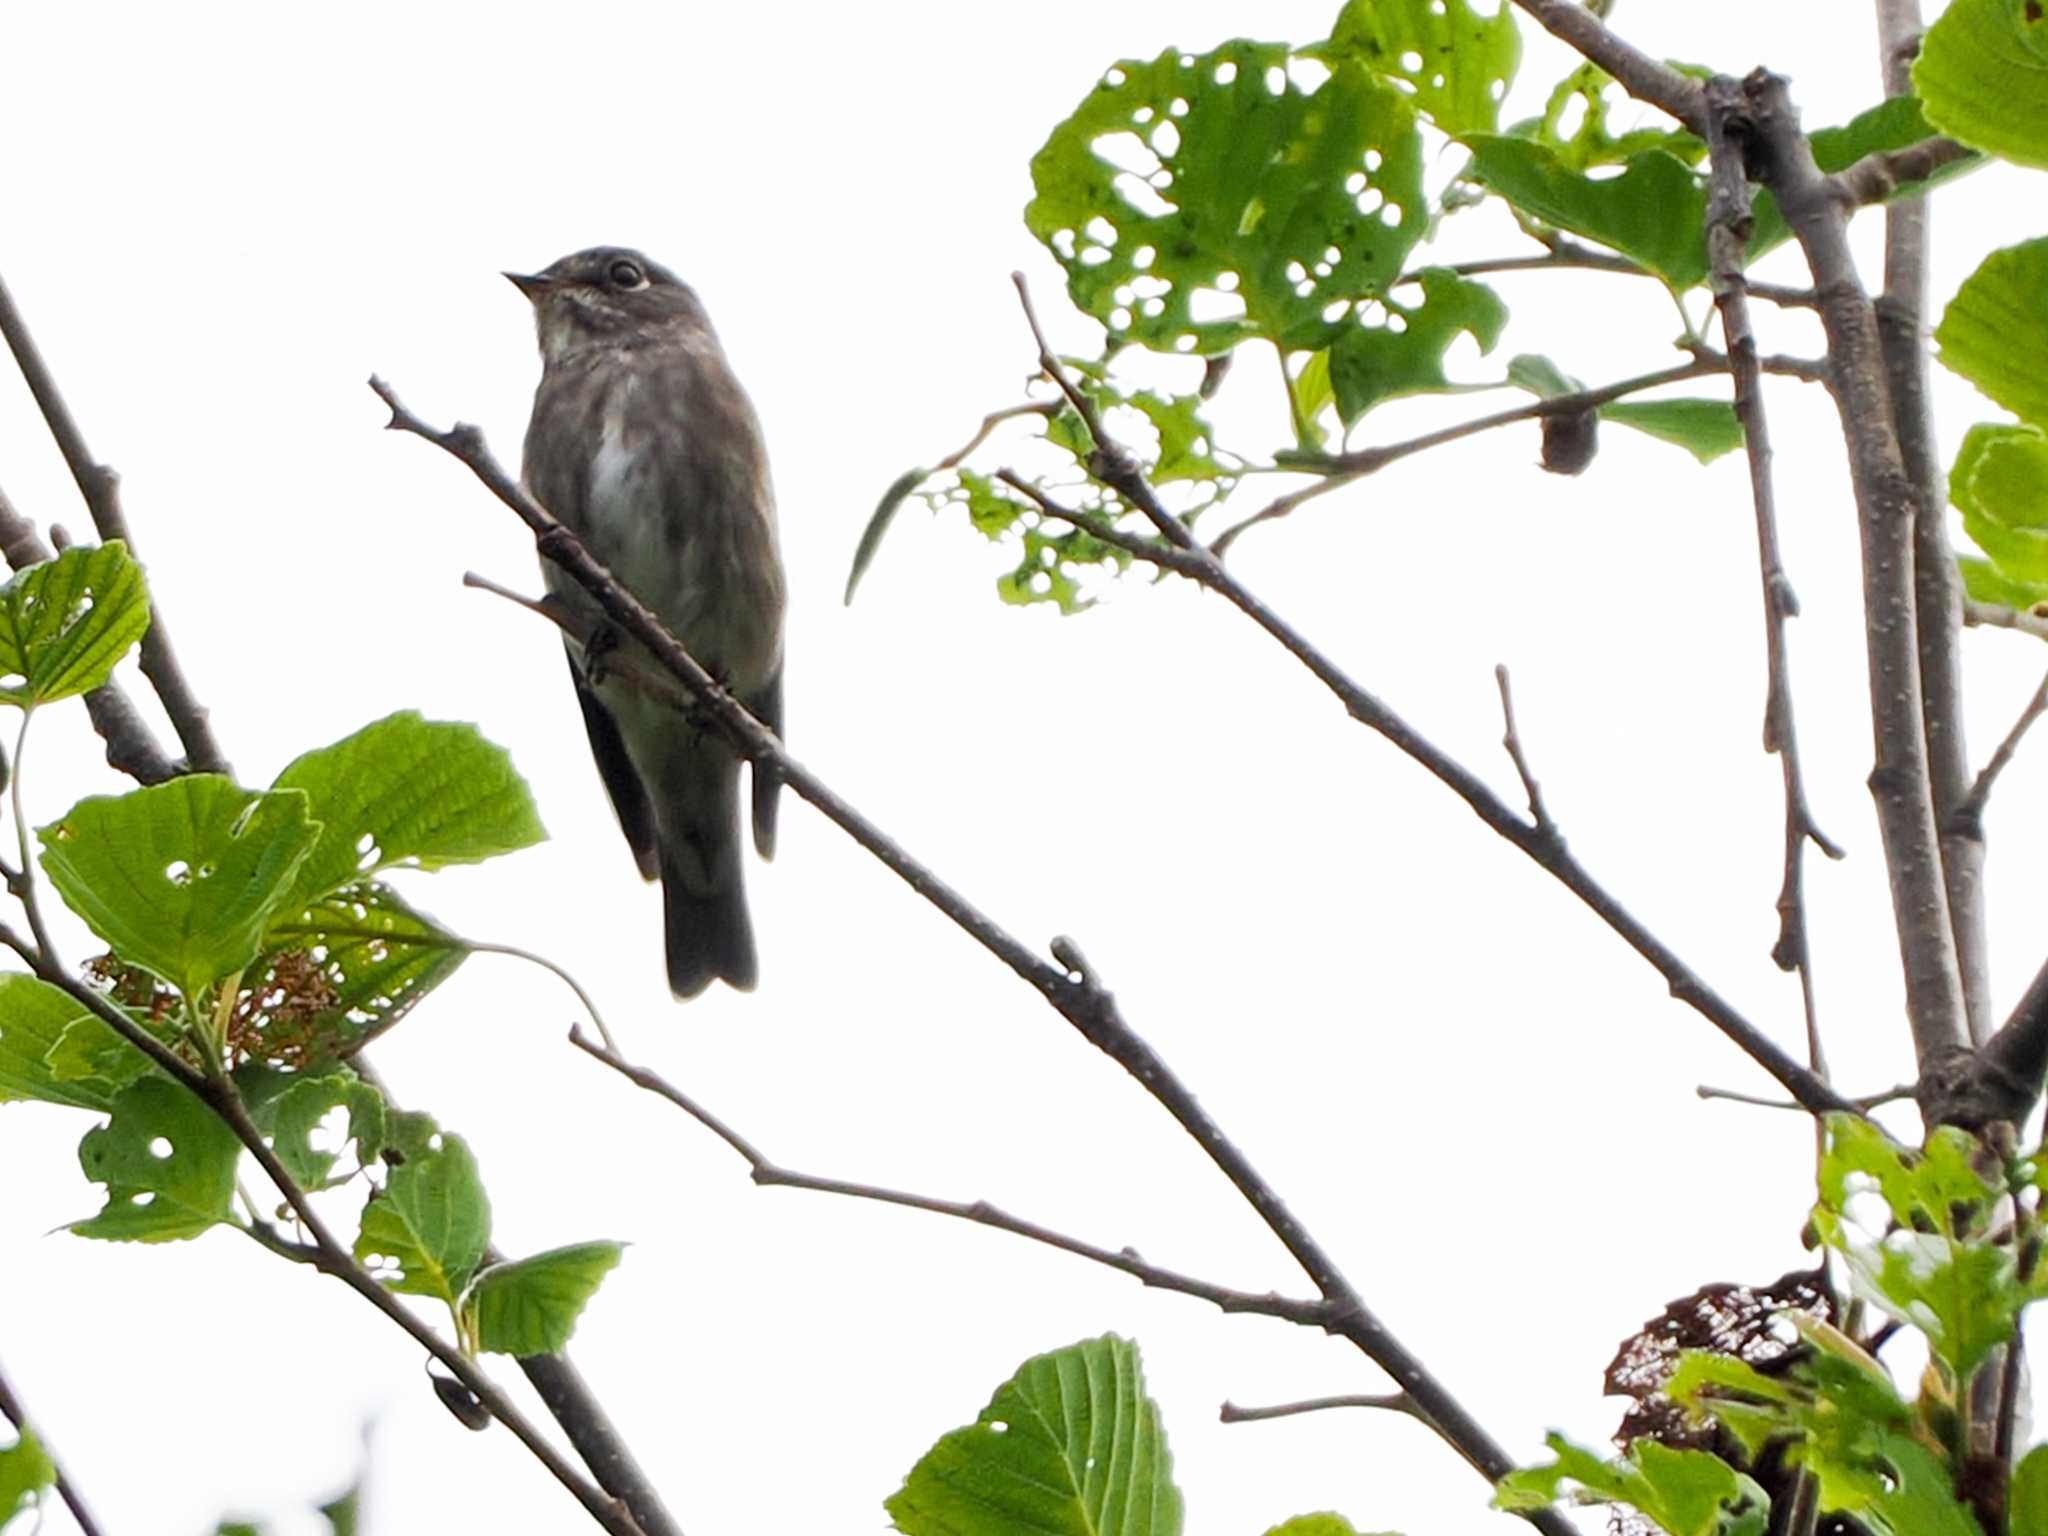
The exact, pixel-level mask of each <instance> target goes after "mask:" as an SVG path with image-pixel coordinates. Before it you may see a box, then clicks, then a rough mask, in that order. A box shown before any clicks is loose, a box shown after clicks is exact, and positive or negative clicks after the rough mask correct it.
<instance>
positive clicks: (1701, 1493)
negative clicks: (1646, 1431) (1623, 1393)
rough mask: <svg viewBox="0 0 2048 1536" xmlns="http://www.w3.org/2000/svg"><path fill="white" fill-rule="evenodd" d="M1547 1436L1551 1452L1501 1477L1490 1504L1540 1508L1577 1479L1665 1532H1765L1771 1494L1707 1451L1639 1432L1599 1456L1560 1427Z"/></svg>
mask: <svg viewBox="0 0 2048 1536" xmlns="http://www.w3.org/2000/svg"><path fill="white" fill-rule="evenodd" d="M1546 1443H1547V1444H1548V1445H1549V1446H1550V1449H1551V1450H1552V1451H1553V1452H1555V1453H1556V1456H1557V1460H1556V1461H1554V1462H1552V1463H1551V1464H1550V1465H1549V1466H1544V1467H1528V1468H1525V1469H1523V1470H1522V1471H1519V1472H1511V1473H1509V1474H1508V1475H1507V1476H1506V1477H1504V1478H1502V1479H1501V1483H1500V1489H1499V1491H1498V1492H1497V1493H1496V1494H1495V1495H1494V1500H1493V1502H1494V1506H1495V1508H1498V1509H1508V1510H1527V1509H1540V1508H1542V1507H1543V1506H1544V1505H1546V1504H1550V1503H1553V1502H1555V1501H1556V1500H1557V1499H1558V1497H1559V1496H1560V1495H1561V1493H1562V1492H1563V1491H1564V1485H1565V1484H1566V1483H1575V1484H1577V1485H1578V1486H1579V1488H1581V1489H1583V1490H1584V1494H1585V1496H1589V1497H1591V1498H1592V1499H1594V1500H1596V1501H1598V1502H1601V1503H1617V1504H1626V1505H1628V1506H1629V1507H1630V1508H1632V1509H1635V1510H1637V1511H1639V1512H1640V1513H1641V1514H1643V1515H1644V1516H1646V1517H1647V1518H1648V1519H1650V1520H1652V1521H1654V1522H1655V1523H1656V1524H1658V1525H1659V1526H1661V1527H1662V1528H1663V1529H1664V1530H1666V1531H1669V1532H1670V1533H1671V1536H1716V1533H1722V1536H1763V1531H1764V1529H1765V1526H1766V1525H1767V1523H1768V1521H1769V1518H1770V1509H1771V1501H1770V1496H1769V1495H1768V1494H1766V1493H1765V1492H1764V1491H1763V1489H1762V1488H1760V1487H1759V1486H1757V1484H1756V1483H1755V1482H1754V1481H1753V1480H1751V1479H1750V1478H1748V1477H1746V1476H1744V1475H1743V1474H1742V1473H1740V1472H1737V1471H1736V1470H1735V1469H1734V1468H1733V1467H1731V1466H1729V1465H1728V1463H1727V1462H1725V1461H1723V1460H1722V1459H1721V1458H1720V1457H1718V1456H1716V1455H1714V1454H1713V1453H1712V1452H1709V1451H1691V1450H1674V1449H1673V1448H1672V1447H1670V1446H1668V1445H1664V1444H1662V1443H1660V1442H1659V1441H1656V1440H1649V1439H1641V1440H1637V1441H1635V1442H1633V1443H1632V1444H1631V1445H1630V1446H1629V1453H1628V1456H1627V1457H1626V1458H1625V1459H1623V1460H1618V1461H1603V1460H1601V1458H1600V1457H1598V1456H1596V1455H1594V1454H1593V1453H1592V1452H1591V1451H1588V1450H1584V1449H1581V1448H1580V1447H1578V1446H1576V1445H1573V1444H1572V1443H1571V1442H1570V1441H1569V1440H1567V1439H1565V1438H1564V1436H1562V1435H1555V1434H1554V1435H1551V1436H1549V1437H1548V1440H1547V1442H1546Z"/></svg>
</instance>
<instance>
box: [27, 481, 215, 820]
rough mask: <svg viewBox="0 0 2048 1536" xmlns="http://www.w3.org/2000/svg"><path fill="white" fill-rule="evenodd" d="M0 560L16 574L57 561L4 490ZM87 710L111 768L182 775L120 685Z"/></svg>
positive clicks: (101, 691) (138, 774)
mask: <svg viewBox="0 0 2048 1536" xmlns="http://www.w3.org/2000/svg"><path fill="white" fill-rule="evenodd" d="M0 558H4V559H5V560H6V561H7V564H8V565H9V566H10V567H12V568H13V569H14V570H17V571H21V570H26V569H27V568H28V567H29V566H32V565H40V564H41V563H42V562H43V561H45V560H51V559H54V558H56V551H54V550H53V549H51V548H50V546H49V545H48V544H46V543H44V542H43V536H42V535H41V534H40V533H38V532H37V531H36V525H35V524H34V523H32V522H30V521H29V519H28V518H26V517H24V516H23V515H22V514H21V513H19V512H17V511H16V510H15V508H14V504H13V503H12V502H11V501H9V500H8V499H7V494H6V492H4V491H0ZM85 709H86V713H87V714H88V715H90V716H91V717H92V728H93V729H94V730H95V731H97V732H98V733H99V737H100V740H102V741H104V742H105V743H106V744H107V766H108V767H110V768H113V769H114V770H115V771H117V772H119V773H125V774H127V775H128V776H129V777H130V778H132V779H134V780H136V781H137V782H138V783H141V784H161V783H163V782H164V781H165V780H166V779H170V778H174V777H175V776H176V775H177V772H178V769H177V765H176V764H175V763H173V762H172V761H171V760H170V759H169V758H168V757H166V756H164V752H163V748H161V747H160V746H158V745H157V740H156V733H155V732H153V731H152V730H150V728H149V725H148V723H147V722H146V721H144V720H143V718H142V716H141V715H140V714H138V713H137V712H136V709H135V704H134V702H133V701H132V700H131V699H130V698H129V697H128V694H127V691H126V690H125V689H123V688H122V686H121V685H120V684H119V683H117V682H113V681H111V680H110V681H108V682H107V683H105V684H103V685H102V686H100V687H98V688H95V689H93V691H92V692H91V693H88V694H87V695H86V696H85Z"/></svg>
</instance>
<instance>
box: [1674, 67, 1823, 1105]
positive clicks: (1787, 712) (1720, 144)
mask: <svg viewBox="0 0 2048 1536" xmlns="http://www.w3.org/2000/svg"><path fill="white" fill-rule="evenodd" d="M1706 101H1707V153H1708V157H1709V167H1710V171H1711V177H1712V195H1711V197H1710V199H1709V202H1708V207H1707V255H1708V265H1709V275H1710V280H1711V282H1712V285H1713V291H1714V304H1715V307H1716V309H1718V310H1719V312H1720V316H1721V336H1722V342H1723V344H1724V345H1725V346H1726V347H1727V349H1728V361H1729V366H1730V371H1731V372H1732V374H1733V377H1734V384H1735V414H1736V417H1737V419H1738V420H1740V422H1741V423H1742V440H1743V447H1744V449H1745V451H1746V453H1747V456H1748V460H1749V484H1750V501H1751V504H1752V505H1753V507H1754V509H1755V514H1756V552H1757V568H1758V572H1759V574H1760V575H1761V577H1762V580H1763V614H1764V675H1765V683H1764V751H1765V752H1767V753H1773V754H1775V755H1776V756H1777V759H1778V766H1779V772H1780V775H1781V777H1782V778H1783V781H1784V800H1785V814H1784V872H1783V874H1782V876H1781V877H1780V879H1779V883H1778V901H1777V908H1778V940H1777V943H1776V944H1775V945H1773V946H1772V948H1771V958H1772V960H1774V961H1775V962H1777V965H1778V968H1779V969H1780V970H1785V971H1791V972H1793V973H1795V974H1796V975H1797V976H1798V978H1799V995H1800V1003H1801V1008H1802V1011H1803V1013H1804V1015H1805V1020H1806V1059H1807V1062H1808V1064H1809V1065H1811V1066H1812V1068H1813V1070H1814V1071H1815V1072H1816V1073H1818V1074H1820V1075H1821V1076H1822V1077H1826V1075H1827V1057H1826V1055H1825V1053H1824V1052H1823V1051H1822V1049H1821V1038H1820V1019H1819V1015H1818V1009H1817V1007H1816V1003H1815V999H1814V986H1813V951H1812V949H1811V947H1810V946H1809V944H1808V942H1807V926H1806V845H1807V843H1808V842H1809V841H1811V842H1812V843H1813V844H1814V846H1815V847H1817V848H1819V849H1820V850H1821V851H1822V852H1823V853H1825V854H1827V856H1828V857H1829V858H1833V859H1839V858H1840V857H1841V856H1842V850H1841V849H1840V848H1838V847H1837V846H1835V844H1834V843H1832V842H1830V841H1829V840H1828V838H1827V836H1826V834H1824V833H1823V832H1822V831H1821V830H1820V827H1819V825H1818V824H1817V823H1816V822H1815V821H1814V819H1813V811H1812V808H1811V806H1810V805H1809V804H1808V802H1807V798H1806V781H1805V777H1804V775H1803V774H1802V773H1801V772H1800V767H1799V732H1798V727H1797V724H1796V722H1795V718H1794V711H1793V707H1792V676H1791V662H1790V660H1789V658H1788V656H1787V654H1786V646H1785V627H1786V623H1787V621H1788V620H1789V619H1791V618H1792V617H1793V616H1794V615H1796V614H1797V613H1798V612H1799V600H1798V598H1797V597H1796V596H1795V595H1794V593H1793V590H1792V581H1791V578H1790V576H1788V575H1787V574H1786V571H1785V563H1784V555H1783V552H1782V551H1781V549H1780V548H1779V544H1778V510H1777V501H1776V496H1775V492H1774V490H1773V486H1772V482H1771V437H1770V422H1769V418H1768V417H1767V416H1766V415H1765V413H1764V400H1763V376H1762V374H1761V372H1760V371H1759V369H1758V367H1757V348H1756V333H1755V332H1754V331H1753V330H1752V329H1751V328H1750V320H1749V299H1748V296H1747V291H1746V290H1747V282H1746V279H1745V277H1744V274H1743V262H1744V256H1745V253H1746V251H1747V249H1748V246H1749V232H1750V211H1749V210H1750V193H1749V176H1748V173H1747V171H1746V170H1745V169H1744V155H1743V145H1742V137H1743V135H1744V134H1745V133H1746V131H1747V123H1746V120H1745V118H1744V116H1743V111H1744V101H1743V96H1742V87H1741V86H1740V85H1739V84H1738V83H1737V82H1735V81H1734V80H1731V79H1729V78H1728V77H1727V76H1725V75H1717V76H1715V77H1714V78H1713V79H1712V80H1711V81H1709V82H1708V83H1707V86H1706Z"/></svg>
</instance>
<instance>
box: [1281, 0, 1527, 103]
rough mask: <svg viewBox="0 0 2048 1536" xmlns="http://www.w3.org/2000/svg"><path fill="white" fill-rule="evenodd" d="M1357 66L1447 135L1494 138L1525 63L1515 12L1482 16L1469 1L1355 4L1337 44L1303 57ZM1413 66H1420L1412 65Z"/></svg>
mask: <svg viewBox="0 0 2048 1536" xmlns="http://www.w3.org/2000/svg"><path fill="white" fill-rule="evenodd" d="M1302 51H1303V52H1304V53H1305V54H1307V55H1308V56H1309V57H1311V58H1317V59H1323V60H1325V61H1329V62H1335V61H1336V60H1339V59H1347V58H1348V59H1356V60H1357V61H1358V62H1359V63H1361V64H1363V65H1364V66H1365V67H1366V68H1367V69H1370V70H1371V71H1372V72H1373V73H1374V74H1376V75H1380V76H1383V77H1385V78H1388V79H1391V80H1394V81H1396V82H1398V85H1397V89H1400V90H1401V91H1402V93H1403V94H1404V95H1406V96H1408V97H1409V99H1410V100H1412V101H1413V102H1414V103H1415V107H1416V110H1417V111H1419V112H1421V113H1422V114H1423V115H1424V116H1425V117H1427V118H1428V119H1429V120H1430V121H1431V122H1433V123H1435V124H1436V126H1437V127H1439V128H1441V129H1442V130H1443V131H1444V132H1445V133H1448V134H1451V135H1453V136H1455V135H1457V134H1461V133H1491V132H1492V131H1493V128H1494V125H1495V124H1496V123H1497V122H1498V121H1499V120H1500V102H1501V98H1502V97H1503V96H1505V95H1506V94H1507V89H1508V86H1509V85H1510V84H1511V83H1512V82H1513V81H1514V78H1515V67H1516V66H1517V65H1518V64H1519V63H1521V59H1522V37H1521V34H1520V33H1519V32H1517V31H1516V30H1515V15H1514V12H1513V11H1511V10H1509V9H1508V8H1507V7H1505V6H1502V7H1500V8H1498V9H1497V10H1496V11H1495V12H1494V14H1493V15H1491V16H1481V15H1480V14H1479V13H1478V12H1476V11H1474V10H1473V9H1472V7H1471V5H1470V4H1469V3H1468V0H1347V4H1346V5H1345V7H1344V9H1343V10H1342V11H1341V12H1339V13H1338V16H1337V25H1336V26H1335V27H1334V28H1333V29H1332V30H1331V33H1330V40H1329V41H1328V42H1326V43H1318V44H1316V45H1315V46H1314V47H1312V48H1306V49H1303V50H1302ZM1411 61H1412V62H1411Z"/></svg>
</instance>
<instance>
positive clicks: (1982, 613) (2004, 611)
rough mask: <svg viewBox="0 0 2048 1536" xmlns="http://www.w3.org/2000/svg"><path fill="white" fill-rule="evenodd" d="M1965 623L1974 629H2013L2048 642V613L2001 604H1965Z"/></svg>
mask: <svg viewBox="0 0 2048 1536" xmlns="http://www.w3.org/2000/svg"><path fill="white" fill-rule="evenodd" d="M1963 622H1964V623H1965V624H1967V625H1969V626H1970V627H1971V628H1972V629H1977V628H1980V627H1981V628H1984V629H2013V630H2018V631H2019V632H2020V633H2021V634H2023V635H2032V636H2033V637H2034V638H2035V639H2036V640H2048V613H2034V612H2031V611H2028V612H2022V611H2021V610H2019V609H2017V608H2007V607H2005V606H2003V605H2002V604H1999V603H1977V602H1965V603H1964V604H1963Z"/></svg>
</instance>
